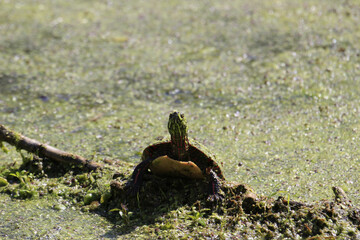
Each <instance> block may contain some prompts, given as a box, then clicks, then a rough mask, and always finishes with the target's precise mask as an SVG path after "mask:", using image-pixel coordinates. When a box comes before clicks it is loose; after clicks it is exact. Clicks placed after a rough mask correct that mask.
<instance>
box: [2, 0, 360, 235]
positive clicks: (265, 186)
mask: <svg viewBox="0 0 360 240" xmlns="http://www.w3.org/2000/svg"><path fill="white" fill-rule="evenodd" d="M359 8H360V6H359V3H358V2H357V1H340V0H333V1H327V0H326V1H325V0H312V1H306V2H304V1H285V0H280V1H275V2H274V1H271V2H264V1H259V0H256V1H252V2H246V1H221V3H220V2H219V3H216V2H211V1H198V2H195V3H190V2H187V1H185V2H182V1H167V2H161V3H159V2H157V3H156V4H154V3H153V1H131V2H121V3H120V2H109V1H107V2H105V1H103V2H95V1H81V2H77V3H72V2H71V3H70V2H65V1H39V2H37V4H34V2H32V1H27V0H26V1H16V3H15V2H12V1H6V0H3V1H0V26H1V27H0V36H1V37H0V50H1V51H0V83H1V88H0V94H1V95H0V96H1V97H0V122H1V123H2V124H5V125H7V126H9V127H10V128H12V129H14V130H15V131H19V132H21V133H23V134H24V135H26V136H28V137H31V138H34V139H37V140H39V141H42V142H46V143H49V144H50V145H57V147H58V148H60V149H62V150H65V151H70V152H73V153H76V154H79V155H82V156H85V157H87V158H89V159H93V160H96V161H101V160H102V159H104V158H109V159H120V160H122V161H124V162H128V163H129V165H126V164H124V166H122V167H118V171H121V172H122V174H123V175H125V176H128V175H129V174H130V173H131V166H133V164H134V163H136V162H138V161H139V158H140V157H139V153H141V151H142V150H143V149H144V148H145V147H146V146H147V145H148V144H150V143H152V142H153V140H154V139H155V138H157V137H158V136H165V135H167V132H166V120H167V115H168V113H169V112H170V111H171V110H173V109H178V110H181V111H183V112H185V114H186V116H188V121H189V125H190V133H189V135H190V136H191V137H194V138H196V139H197V140H199V141H200V142H202V143H203V144H204V145H205V146H207V147H208V148H209V149H211V151H212V152H213V153H215V154H216V156H217V159H218V160H219V161H221V162H223V171H224V174H225V177H226V178H227V179H228V180H232V181H237V182H242V183H247V184H250V185H251V186H252V187H253V188H255V189H256V191H257V192H259V193H261V194H264V195H268V196H269V195H274V196H278V195H289V196H290V197H291V199H298V200H306V201H319V200H321V199H329V198H332V194H331V187H332V186H341V187H342V188H343V189H344V190H345V191H346V193H347V194H348V196H349V198H350V199H352V201H353V202H354V203H355V204H359V203H360V202H359V201H360V199H359V198H358V195H359V190H358V189H360V188H359V187H360V186H359V184H360V183H359V181H358V172H359V166H358V161H359V156H360V154H359V149H358V145H357V142H358V137H357V133H358V131H359V126H360V125H359V120H358V119H359V109H358V106H359V97H358V96H359V93H360V89H359V87H358V82H359V71H360V62H359V54H360V52H359V48H360V46H359V43H360V41H359V38H360V32H359V25H358V22H359V14H358V12H359ZM6 147H7V146H6ZM14 161H16V162H21V161H22V159H21V157H20V156H19V154H18V153H17V152H16V151H15V150H13V149H11V148H9V153H8V154H0V162H1V164H2V165H3V164H7V163H12V162H14ZM15 170H16V169H15ZM14 174H15V172H14ZM75 175H76V174H75ZM58 177H60V180H59V181H64V182H65V181H68V182H69V183H70V185H71V184H72V183H71V181H72V179H73V178H74V176H71V174H70V175H66V177H64V179H63V177H62V176H61V175H60V176H58ZM45 179H46V178H42V179H40V180H38V179H37V178H35V179H34V181H35V182H36V184H35V185H37V184H40V182H42V181H50V183H49V184H50V185H52V184H55V185H56V181H57V180H56V179H52V180H45ZM105 179H106V178H105ZM75 180H76V177H75ZM75 180H74V181H75ZM17 181H20V180H17ZM37 181H39V183H38V182H37ZM53 181H54V182H53ZM76 181H77V180H76ZM106 181H108V182H107V183H106ZM109 182H110V177H109V179H106V180H104V182H103V183H102V186H103V188H104V189H103V190H102V191H103V192H104V193H103V192H102V193H101V196H103V194H106V184H109ZM86 184H89V186H91V185H92V184H91V181H87V180H86V181H84V185H83V186H85V188H86ZM75 185H76V186H78V183H76V184H75ZM20 187H23V188H25V187H26V185H24V186H20V184H19V185H17V186H16V188H19V189H18V190H21V189H20ZM64 188H65V187H63V186H57V187H55V186H54V187H51V188H50V189H52V191H53V192H52V194H54V197H58V196H59V194H63V195H64V196H65V197H66V198H68V199H71V198H74V199H76V201H78V202H82V200H83V197H84V196H86V193H85V191H84V192H83V191H82V190H81V189H80V190H77V191H80V193H71V194H69V193H67V192H68V191H69V190H66V189H65V190H64ZM94 188H96V186H94ZM23 190H27V189H23ZM27 191H28V190H27ZM30 191H31V190H30ZM41 191H45V193H46V191H47V189H46V188H44V189H43V190H39V189H36V192H41ZM71 191H72V190H71ZM284 192H286V193H287V194H284ZM22 194H23V196H24V197H26V196H28V195H27V194H25V193H22ZM99 194H100V193H99ZM20 195H21V194H20V192H19V196H20ZM35 195H36V194H35ZM1 196H2V195H1ZM72 196H76V197H72ZM5 197H6V196H5ZM61 197H62V196H61ZM35 198H36V196H35ZM100 200H101V199H100ZM40 201H41V200H40ZM22 204H29V205H31V202H27V201H26V202H24V203H22ZM10 206H15V205H9V207H8V208H7V209H9V210H6V211H9V215H8V216H9V217H10V211H11V209H10ZM80 208H81V207H80ZM61 214H64V213H63V212H61ZM72 214H74V216H76V214H78V213H77V212H76V211H73V212H72ZM59 216H61V215H59ZM94 218H96V215H95V216H94ZM36 219H38V220H39V221H41V217H39V218H36ZM181 221H185V220H181ZM181 221H179V222H180V224H181ZM186 221H190V219H187V220H186ZM214 221H215V220H214ZM170 222H171V221H170ZM34 224H35V223H34ZM159 224H160V226H161V223H159ZM217 224H219V223H218V222H217ZM164 225H166V224H164ZM240 225H241V224H240ZM166 226H175V228H171V227H169V229H167V230H164V229H165V228H168V227H166ZM166 226H165V227H162V228H163V229H160V227H159V226H155V225H152V226H151V227H147V226H144V227H141V228H139V229H138V230H134V231H133V232H131V233H128V235H126V236H128V237H129V238H131V237H139V235H141V231H142V230H144V229H147V230H146V231H145V232H148V233H149V234H150V235H149V236H159V235H161V234H162V235H161V236H164V237H165V236H168V237H171V236H172V234H174V232H176V231H177V230H176V226H177V225H176V224H174V223H169V224H168V225H166ZM20 227H21V226H20ZM24 227H26V226H24ZM214 227H216V228H217V227H219V226H218V225H214ZM241 227H243V228H244V231H249V235H248V236H252V235H253V236H256V235H257V234H259V235H261V234H262V231H263V230H261V227H259V228H258V230H256V231H258V233H255V232H256V231H255V230H246V225H245V226H239V228H241ZM219 228H220V227H219ZM344 228H346V226H344V227H341V226H339V228H338V230H337V231H338V232H341V231H342V230H341V229H344ZM157 229H160V230H157ZM191 229H193V230H194V231H193V235H191V234H190V233H189V235H188V236H196V235H195V234H198V233H200V232H203V233H207V234H209V236H211V235H210V234H211V232H210V230H209V229H207V228H202V227H201V226H197V227H192V228H191ZM226 229H228V228H226V227H223V228H222V232H221V233H220V232H219V233H218V235H217V236H218V237H221V236H222V237H224V238H226V237H230V235H231V234H230V232H229V231H228V230H226ZM2 232H3V231H2ZM19 232H20V230H19V231H18V233H19ZM26 234H28V235H27V236H31V235H32V234H31V233H26ZM61 234H66V233H63V232H62V233H61ZM84 234H85V233H84ZM289 234H290V235H289V236H291V233H289ZM22 236H23V235H22ZM62 237H63V238H65V235H62ZM184 237H186V236H184ZM214 237H215V236H214ZM60 238H61V237H60Z"/></svg>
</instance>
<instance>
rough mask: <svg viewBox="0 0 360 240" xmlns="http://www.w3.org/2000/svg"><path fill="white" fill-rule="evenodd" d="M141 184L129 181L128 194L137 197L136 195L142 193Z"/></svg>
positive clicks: (127, 185)
mask: <svg viewBox="0 0 360 240" xmlns="http://www.w3.org/2000/svg"><path fill="white" fill-rule="evenodd" d="M140 187H141V184H139V182H137V183H133V181H128V182H127V183H126V188H127V191H126V192H127V194H128V195H129V196H131V197H134V196H136V194H137V193H138V192H139V191H140Z"/></svg>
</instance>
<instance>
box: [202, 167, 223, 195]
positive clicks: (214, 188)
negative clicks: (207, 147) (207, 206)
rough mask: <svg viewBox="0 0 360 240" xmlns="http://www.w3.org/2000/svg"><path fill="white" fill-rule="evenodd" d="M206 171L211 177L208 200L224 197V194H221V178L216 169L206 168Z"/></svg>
mask: <svg viewBox="0 0 360 240" xmlns="http://www.w3.org/2000/svg"><path fill="white" fill-rule="evenodd" d="M206 172H207V174H208V177H209V197H208V200H209V201H211V202H214V201H216V202H218V201H221V200H222V199H223V196H222V195H221V194H220V180H219V178H218V176H217V175H216V173H215V172H214V170H212V169H211V168H208V169H206Z"/></svg>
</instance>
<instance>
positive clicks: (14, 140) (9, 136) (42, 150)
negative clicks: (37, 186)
mask: <svg viewBox="0 0 360 240" xmlns="http://www.w3.org/2000/svg"><path fill="white" fill-rule="evenodd" d="M2 141H4V142H7V143H9V144H11V145H13V146H15V147H16V148H18V149H24V150H26V151H28V152H31V153H33V154H36V155H38V156H39V157H41V158H48V159H50V160H53V161H57V162H61V163H67V164H75V165H82V166H83V167H85V168H88V169H89V170H96V169H98V168H102V165H101V164H99V163H96V162H94V161H90V160H87V159H86V158H83V157H81V156H78V155H75V154H72V153H68V152H64V151H61V150H59V149H57V148H54V147H52V146H49V145H47V144H44V143H40V142H38V141H36V140H34V139H31V138H28V137H25V136H23V135H21V134H18V133H15V132H13V131H10V130H9V129H6V127H5V126H4V125H1V124H0V142H2Z"/></svg>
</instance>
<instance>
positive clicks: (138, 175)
mask: <svg viewBox="0 0 360 240" xmlns="http://www.w3.org/2000/svg"><path fill="white" fill-rule="evenodd" d="M154 159H155V158H154V157H149V158H147V159H146V160H144V161H142V162H141V163H139V164H138V165H137V166H136V167H135V169H134V172H133V174H132V175H131V179H130V180H129V181H128V182H127V183H126V186H127V187H129V188H130V189H129V193H130V194H131V195H135V194H137V193H138V192H139V190H140V187H141V185H142V182H143V176H144V174H145V172H146V170H147V169H149V166H150V164H151V162H152V161H153V160H154Z"/></svg>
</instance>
